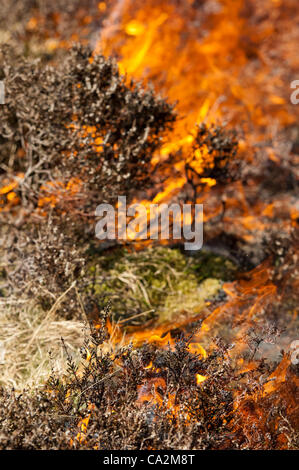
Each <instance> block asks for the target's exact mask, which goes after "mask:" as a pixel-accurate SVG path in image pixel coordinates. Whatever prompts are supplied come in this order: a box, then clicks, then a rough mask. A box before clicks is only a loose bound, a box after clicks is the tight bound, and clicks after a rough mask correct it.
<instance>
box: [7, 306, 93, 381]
mask: <svg viewBox="0 0 299 470" xmlns="http://www.w3.org/2000/svg"><path fill="white" fill-rule="evenodd" d="M61 337H62V338H63V339H64V341H65V344H66V346H67V348H68V350H69V352H70V353H71V355H72V356H73V357H74V359H75V360H78V361H79V351H80V347H81V346H82V344H83V342H84V323H83V322H80V321H71V320H63V319H61V320H59V319H57V318H56V317H55V312H54V310H53V309H51V311H50V312H45V311H43V310H42V309H41V308H40V307H38V306H36V305H35V304H34V302H33V301H27V302H23V301H20V303H19V304H17V303H14V304H13V305H12V304H7V305H5V304H4V303H2V305H1V306H0V349H1V351H0V385H2V386H7V387H14V388H15V389H16V390H23V389H24V388H32V387H34V388H35V387H37V386H40V385H42V384H43V383H45V381H46V380H47V378H48V377H49V374H50V373H51V370H52V368H54V370H55V372H57V374H58V375H59V376H61V377H62V376H63V374H64V373H65V372H66V357H65V352H64V351H63V348H62V342H61ZM49 352H51V358H50V355H49Z"/></svg>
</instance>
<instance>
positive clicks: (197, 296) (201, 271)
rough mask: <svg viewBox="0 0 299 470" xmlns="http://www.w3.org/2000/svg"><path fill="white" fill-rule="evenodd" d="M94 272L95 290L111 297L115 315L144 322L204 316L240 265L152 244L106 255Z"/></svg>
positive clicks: (134, 322) (92, 268) (92, 267)
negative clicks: (138, 248)
mask: <svg viewBox="0 0 299 470" xmlns="http://www.w3.org/2000/svg"><path fill="white" fill-rule="evenodd" d="M90 271H91V273H92V275H93V277H94V285H93V289H94V291H95V293H96V294H97V295H98V296H100V297H102V298H106V299H107V300H108V299H109V300H110V301H111V303H112V311H113V312H114V319H115V320H119V321H125V320H128V321H130V323H131V324H142V323H144V322H145V321H147V320H149V319H150V318H153V317H156V318H157V320H158V321H159V322H165V321H174V320H176V319H177V318H178V317H179V316H181V315H188V316H194V315H197V314H199V313H200V312H201V310H202V309H203V308H204V306H205V304H206V302H207V301H208V300H210V299H213V298H215V296H216V295H217V293H218V292H219V291H220V290H221V286H222V282H223V281H226V280H228V279H231V278H232V277H233V273H234V271H235V267H234V266H233V264H232V263H231V262H230V261H228V260H227V259H225V258H223V257H220V256H215V255H213V254H210V253H205V252H199V253H197V254H196V255H194V256H192V257H189V256H185V255H184V254H183V253H182V252H181V251H180V250H178V249H171V248H165V247H152V248H148V249H146V250H144V251H142V252H131V253H130V252H128V251H127V250H126V249H118V250H116V251H114V252H113V253H112V254H109V255H107V253H106V254H105V255H103V256H101V257H100V258H99V259H98V261H97V264H96V265H92V266H91V267H90Z"/></svg>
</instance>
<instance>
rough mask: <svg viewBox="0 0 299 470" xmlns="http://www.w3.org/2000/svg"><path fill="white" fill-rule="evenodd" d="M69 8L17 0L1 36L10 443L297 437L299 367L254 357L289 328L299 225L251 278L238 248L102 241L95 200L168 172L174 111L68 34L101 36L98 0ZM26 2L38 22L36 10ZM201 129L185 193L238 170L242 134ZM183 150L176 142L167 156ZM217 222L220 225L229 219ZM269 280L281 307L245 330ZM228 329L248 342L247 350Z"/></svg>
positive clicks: (269, 441)
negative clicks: (199, 156)
mask: <svg viewBox="0 0 299 470" xmlns="http://www.w3.org/2000/svg"><path fill="white" fill-rule="evenodd" d="M24 3H25V5H26V9H25V10H26V15H27V16H26V15H25V17H24V18H23V17H22V14H23V11H24ZM65 3H68V2H65V1H63V2H61V1H60V0H56V1H55V2H54V3H53V4H51V5H50V4H49V3H48V2H42V1H38V0H37V1H33V0H32V1H31V0H28V1H27V2H20V1H15V2H13V1H8V0H7V1H5V2H4V4H5V5H4V8H3V12H4V13H3V12H2V13H1V15H2V16H1V17H0V30H1V31H0V43H4V42H8V43H9V46H7V45H5V46H1V49H0V79H5V83H6V104H5V106H1V109H0V112H1V120H0V198H1V199H0V204H1V210H0V235H1V240H0V242H1V243H0V246H1V249H0V254H1V265H0V296H1V297H0V347H1V351H0V384H1V388H0V449H70V448H75V449H79V448H80V449H82V448H84V449H240V448H241V449H297V448H298V446H299V443H298V433H297V427H298V405H297V395H298V388H297V382H298V379H297V374H298V365H297V366H296V365H290V361H289V355H288V354H287V353H285V352H284V351H282V352H281V354H280V356H279V361H267V360H265V359H264V358H263V357H262V354H259V356H260V358H259V359H257V355H258V354H256V353H257V352H258V350H259V346H260V344H261V343H262V342H263V341H267V342H268V343H269V344H272V343H273V342H274V341H275V340H276V339H277V336H278V329H277V328H276V326H279V327H280V328H281V329H283V328H284V327H285V323H286V322H289V324H290V325H293V324H294V323H292V321H293V319H292V318H291V313H290V312H292V311H293V310H294V308H295V305H296V301H297V298H296V292H294V289H293V285H294V282H295V279H296V277H297V276H298V272H297V271H298V268H297V257H296V256H297V254H296V253H297V251H298V236H297V235H296V230H295V228H294V230H293V232H292V236H290V235H289V234H287V235H285V234H284V233H279V236H278V235H277V233H275V232H273V233H272V232H271V233H270V235H269V236H267V237H265V240H264V245H263V248H262V249H263V258H268V265H267V266H268V268H267V269H268V271H267V273H268V277H269V279H267V281H264V280H263V278H262V276H261V280H260V281H259V278H258V281H257V285H254V286H253V287H252V286H251V285H250V282H251V278H250V276H251V274H246V273H244V269H245V268H246V269H247V268H248V264H249V262H248V253H247V252H246V250H245V249H244V251H242V249H243V248H242V249H239V248H238V249H237V250H236V252H235V253H234V256H230V258H229V257H227V256H224V255H222V256H220V255H218V254H217V255H216V254H213V253H211V252H202V253H199V254H197V255H195V256H187V255H186V253H183V252H182V250H181V248H180V247H172V248H170V247H157V246H153V247H151V248H147V249H143V250H141V251H140V250H139V251H135V250H134V249H132V247H131V246H130V247H126V248H124V247H119V246H110V247H108V249H107V250H105V249H103V246H102V245H101V244H100V243H99V242H97V241H96V240H95V237H94V208H95V207H96V205H97V204H98V202H99V201H101V202H110V203H114V202H115V200H116V197H117V196H118V195H122V194H124V195H126V196H127V197H128V200H132V198H134V196H135V195H136V194H137V192H138V191H141V192H142V191H144V190H145V188H147V187H150V186H151V184H152V183H153V182H157V181H159V179H161V178H162V174H163V169H164V167H163V165H157V166H156V167H155V168H153V167H152V165H151V156H152V154H153V153H154V152H155V151H156V150H157V149H159V148H160V147H161V145H162V143H163V140H164V139H165V135H166V132H167V131H169V130H170V129H171V128H172V126H173V124H174V122H175V120H176V119H177V116H176V115H175V112H174V110H173V107H172V106H171V105H170V104H169V103H167V101H165V100H164V99H162V98H160V97H159V96H157V95H156V94H155V93H154V92H153V90H149V89H144V88H143V87H142V86H141V85H140V84H138V83H135V82H133V81H132V82H128V80H127V79H126V78H125V77H123V76H121V74H120V72H119V70H118V67H117V66H116V64H115V62H114V61H113V60H112V59H106V58H105V57H103V56H101V55H98V56H96V57H92V50H91V49H90V47H88V46H86V45H84V41H81V42H82V43H83V44H80V45H77V46H75V47H73V48H71V49H70V50H68V49H67V47H65V46H67V45H68V41H69V42H72V35H73V34H75V31H77V30H78V28H79V30H80V31H81V29H80V28H82V35H81V34H80V37H83V36H84V34H86V35H88V34H89V35H90V34H92V28H93V23H92V22H91V23H89V26H88V31H86V27H87V26H86V24H85V23H84V5H85V3H88V8H89V9H90V11H91V14H92V17H93V18H94V22H96V21H98V19H97V13H96V11H95V10H94V9H95V7H96V3H97V2H92V1H90V2H79V1H76V2H73V4H72V5H73V6H72V8H70V9H68V8H65ZM12 4H13V7H14V8H13V11H14V15H12V16H10V20H9V21H10V22H11V24H12V25H14V28H12V29H11V30H10V32H9V33H8V32H7V31H6V26H5V21H4V17H5V15H7V11H12ZM78 4H80V6H81V7H82V9H80V8H78ZM60 10H62V11H63V15H62V17H63V19H62V20H61V21H60V22H57V21H55V14H54V13H55V11H60ZM82 11H83V13H82ZM74 12H76V14H74ZM33 13H34V14H35V15H36V17H37V18H38V20H39V21H38V22H37V23H34V21H31V22H29V23H28V21H29V20H30V18H31V16H32V15H33ZM70 18H72V21H70ZM66 23H67V24H68V28H67V29H66V28H64V27H63V25H65V24H66ZM58 30H59V31H58ZM54 37H55V40H54V39H53V38H54ZM57 38H59V40H58V39H57ZM50 39H51V40H50ZM60 40H61V41H65V44H63V47H62V45H61V44H59V41H60ZM64 47H65V48H64ZM25 56H26V58H25ZM36 59H38V60H36ZM194 142H195V143H194V148H193V149H192V152H191V154H190V155H189V157H190V158H189V160H188V161H187V162H186V166H185V169H184V171H185V172H186V178H187V187H186V191H185V196H184V197H185V198H186V199H188V198H189V200H190V199H194V198H195V197H196V196H197V195H198V193H199V192H201V191H203V186H202V183H201V180H202V178H215V180H217V184H218V186H219V187H220V188H222V190H223V191H224V189H225V188H227V187H229V185H230V183H231V182H232V181H235V180H237V179H242V177H244V175H242V168H241V165H240V160H239V157H238V141H237V137H236V135H235V133H232V132H228V131H227V130H226V129H224V128H223V127H222V126H215V127H212V128H208V127H207V126H205V125H202V126H199V127H198V128H197V134H196V138H195V141H194ZM203 147H204V148H205V149H207V152H206V161H204V162H203V171H202V172H201V173H200V174H199V173H198V172H197V170H196V165H194V162H195V160H196V158H195V154H196V152H197V150H198V149H201V148H203ZM180 159H181V153H180V150H179V151H177V152H176V153H174V154H170V156H169V158H168V160H165V162H164V165H173V166H174V165H175V163H177V162H178V161H179V160H180ZM211 162H212V163H213V164H211ZM260 171H261V172H262V171H263V168H260ZM248 174H249V171H247V175H248ZM293 189H294V188H293ZM207 226H208V228H207V234H208V235H209V233H210V232H209V230H211V233H213V230H214V231H215V230H216V232H217V234H219V233H222V232H221V231H222V225H221V216H220V217H218V218H216V221H214V222H213V223H211V225H209V224H207ZM215 227H216V228H215ZM277 231H278V232H279V230H277ZM210 236H211V238H212V235H210ZM230 242H231V243H232V244H233V246H234V248H235V246H236V245H237V243H235V239H233V238H231V239H230ZM227 245H228V242H227ZM104 248H105V247H104ZM259 248H260V246H259ZM228 252H229V250H228ZM225 253H227V252H225ZM236 258H238V259H237V262H236ZM251 258H253V256H252V257H251ZM244 260H245V261H244ZM259 261H261V260H259ZM253 264H255V263H253ZM251 267H252V266H251ZM248 276H249V280H248ZM257 277H258V275H257ZM235 279H238V280H240V283H239V285H238V287H239V288H240V292H241V294H240V293H239V292H237V293H235V292H234V293H233V296H235V297H233V299H232V300H231V301H230V302H228V304H227V305H228V307H227V311H226V307H225V305H226V304H225V302H226V301H228V295H229V294H227V290H228V289H226V291H225V290H224V289H223V284H224V282H226V281H232V280H235ZM253 281H255V279H254V278H253ZM246 282H247V284H246ZM263 282H264V284H265V286H266V288H267V287H269V284H270V283H273V289H274V290H275V289H276V288H277V289H278V292H279V295H280V296H279V298H278V297H277V298H278V300H277V304H276V305H270V304H266V305H265V306H264V305H263V304H262V303H261V307H260V309H257V312H256V314H255V317H254V319H253V321H252V323H250V325H251V326H252V328H251V329H246V328H245V330H242V327H243V323H245V324H246V327H247V326H248V325H247V323H246V315H247V314H248V312H250V311H251V310H250V309H251V308H252V306H253V304H254V301H255V298H256V297H255V296H256V295H257V294H256V292H258V294H259V293H260V291H259V289H261V290H262V287H264V284H263ZM244 285H245V287H244ZM248 286H249V289H248V288H247V287H248ZM250 287H251V288H252V293H251V292H249V291H250ZM271 288H272V284H271V286H270V289H271ZM242 289H243V290H242ZM238 295H240V296H242V295H243V297H242V299H241V304H240V305H241V307H239V309H240V315H239V316H238V315H236V319H235V320H233V319H231V318H230V319H229V320H227V323H226V324H225V322H223V323H224V324H225V326H223V324H222V325H220V326H219V325H218V324H216V326H215V331H214V330H213V328H212V330H213V331H211V332H210V340H209V341H208V342H207V349H208V350H207V354H206V353H205V352H204V351H203V350H202V349H200V348H199V347H196V346H195V345H196V343H197V335H198V334H199V331H200V327H201V325H202V324H203V322H205V320H207V319H209V315H210V314H211V313H212V312H213V311H216V310H217V308H219V309H220V310H221V309H222V311H223V312H224V315H225V314H226V313H227V314H228V315H229V314H230V309H231V310H232V309H233V308H235V309H236V308H237V305H236V303H235V304H234V298H237V297H238ZM261 297H262V295H261ZM229 300H230V299H229ZM242 302H243V303H242ZM281 312H283V315H284V321H283V322H282V324H280V321H281V316H282V315H281ZM244 317H245V319H244ZM261 318H263V321H264V320H265V319H266V320H267V321H266V323H265V326H264V323H263V329H262V328H260V323H259V320H260V319H261ZM242 321H243V323H242ZM255 322H256V325H255ZM273 325H276V326H275V327H274V326H273ZM291 327H292V326H289V328H291ZM225 328H226V329H225ZM234 328H235V330H237V332H238V334H239V339H240V337H241V333H242V332H244V331H245V332H244V335H243V336H242V337H241V339H240V341H239V343H240V344H241V343H242V344H246V345H247V346H246V348H244V349H243V350H241V351H240V354H239V356H238V357H237V358H236V356H234V354H233V353H232V352H231V351H232V350H233V348H234V344H231V343H232V342H231V341H230V340H231V332H232V330H233V329H234ZM235 330H234V332H235ZM150 331H152V334H153V337H154V338H152V337H151V336H150V335H148V333H149V332H150ZM212 333H213V334H212ZM214 333H215V335H214ZM245 333H246V334H245ZM138 335H139V336H138ZM220 336H221V337H220ZM238 346H239V344H238ZM259 352H260V351H259ZM281 359H282V360H281ZM238 360H241V361H242V363H241V365H240V361H239V362H238ZM280 360H281V362H280ZM279 362H280V364H279V365H278V363H279ZM252 364H253V365H254V367H253V366H252ZM245 365H246V367H245ZM251 366H252V367H251ZM281 377H283V379H281ZM276 378H277V380H276ZM273 380H274V382H275V385H276V386H275V387H274V386H273V388H271V387H272V382H273Z"/></svg>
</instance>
